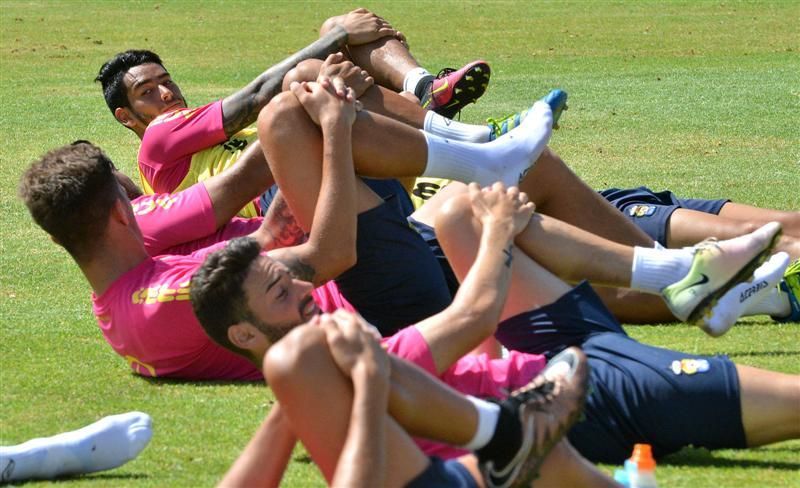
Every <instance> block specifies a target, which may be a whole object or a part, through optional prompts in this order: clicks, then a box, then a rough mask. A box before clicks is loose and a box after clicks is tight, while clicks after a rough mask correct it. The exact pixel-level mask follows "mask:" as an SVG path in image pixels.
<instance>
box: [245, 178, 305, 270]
mask: <svg viewBox="0 0 800 488" xmlns="http://www.w3.org/2000/svg"><path fill="white" fill-rule="evenodd" d="M250 237H252V238H254V239H255V240H256V241H258V243H259V244H260V245H261V248H262V249H264V250H267V251H268V250H271V249H278V248H283V247H291V246H297V245H300V244H302V243H303V242H305V241H306V235H305V233H304V232H303V229H302V228H301V227H300V224H298V223H297V220H295V218H294V215H293V214H292V211H291V210H290V209H289V205H287V204H286V199H285V198H283V194H282V193H281V192H280V191H278V193H276V194H275V198H273V199H272V204H271V205H270V206H269V210H267V214H266V215H265V216H264V220H263V221H262V222H261V226H260V227H259V228H258V230H256V231H255V232H253V233H252V234H250ZM290 269H291V268H290ZM298 278H301V276H298Z"/></svg>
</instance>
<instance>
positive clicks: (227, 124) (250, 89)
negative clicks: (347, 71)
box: [222, 25, 348, 137]
mask: <svg viewBox="0 0 800 488" xmlns="http://www.w3.org/2000/svg"><path fill="white" fill-rule="evenodd" d="M347 35H348V34H347V30H345V28H344V27H342V26H341V25H335V26H334V27H333V28H331V29H330V30H329V31H328V32H327V33H326V34H325V35H324V36H322V37H320V38H319V39H317V40H316V41H314V42H313V43H311V44H309V45H308V46H306V47H304V48H303V49H301V50H300V51H298V52H296V53H294V54H292V55H291V56H289V57H288V58H286V59H284V60H283V61H281V62H279V63H278V64H276V65H274V66H272V67H271V68H269V69H268V70H266V71H264V72H263V73H261V74H260V75H259V76H258V77H257V78H256V79H255V80H253V81H251V82H250V83H249V84H248V85H247V86H245V87H244V88H242V89H241V90H239V91H237V92H236V93H234V94H233V95H230V96H228V97H226V98H225V99H224V100H222V123H223V127H224V128H225V134H227V135H228V137H230V136H232V135H233V134H235V133H237V132H239V131H240V130H242V129H243V128H245V127H247V126H248V125H250V124H252V123H253V122H255V121H256V118H258V113H259V112H260V111H261V109H262V108H264V106H265V105H266V104H267V103H269V101H270V100H271V99H272V97H274V96H275V95H277V94H278V93H280V92H281V84H282V83H283V77H284V76H286V73H288V72H289V71H290V70H291V69H292V68H294V67H295V66H296V65H297V63H299V62H300V61H305V60H306V59H311V58H317V59H325V57H327V56H328V55H329V54H331V53H334V52H336V51H338V50H339V49H340V48H341V47H342V46H343V45H344V44H345V43H346V42H347Z"/></svg>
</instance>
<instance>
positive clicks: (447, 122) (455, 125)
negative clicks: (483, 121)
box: [422, 110, 491, 143]
mask: <svg viewBox="0 0 800 488" xmlns="http://www.w3.org/2000/svg"><path fill="white" fill-rule="evenodd" d="M422 127H423V129H424V130H425V132H428V133H430V134H436V135H437V136H442V137H447V138H449V139H454V140H456V141H465V142H477V143H481V142H489V134H490V133H491V131H490V130H489V126H488V125H473V124H465V123H463V122H459V121H457V120H452V119H448V118H446V117H442V116H441V115H439V114H437V113H436V112H433V111H431V110H429V111H428V112H427V113H426V114H425V122H424V123H423V126H422Z"/></svg>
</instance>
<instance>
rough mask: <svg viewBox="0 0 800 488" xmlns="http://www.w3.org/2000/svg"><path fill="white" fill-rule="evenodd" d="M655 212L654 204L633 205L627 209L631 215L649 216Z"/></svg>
mask: <svg viewBox="0 0 800 488" xmlns="http://www.w3.org/2000/svg"><path fill="white" fill-rule="evenodd" d="M654 213H656V207H655V205H633V206H631V207H630V208H629V209H628V215H630V216H631V217H649V216H651V215H653V214H654Z"/></svg>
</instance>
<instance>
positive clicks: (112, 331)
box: [92, 183, 353, 380]
mask: <svg viewBox="0 0 800 488" xmlns="http://www.w3.org/2000/svg"><path fill="white" fill-rule="evenodd" d="M132 204H133V208H134V214H135V216H136V221H137V223H138V224H139V228H140V229H141V230H142V234H143V238H144V242H145V245H146V247H147V250H148V252H149V253H150V254H151V255H154V254H158V253H161V252H163V251H164V250H168V251H170V252H172V251H179V252H181V254H183V255H161V256H156V257H153V258H148V259H147V260H145V261H142V262H141V263H140V264H139V265H138V266H136V267H135V268H133V269H131V270H129V271H128V272H127V273H125V274H124V275H122V276H121V277H120V278H118V279H117V280H116V281H115V282H114V283H113V284H112V285H111V286H110V287H109V288H108V290H106V291H105V293H103V295H102V296H96V295H93V296H92V301H93V309H94V313H95V316H96V317H97V322H98V325H99V327H100V329H101V331H102V332H103V336H104V337H105V339H106V341H107V342H108V343H109V344H110V345H111V347H112V348H113V349H114V350H115V351H116V352H117V354H119V355H120V356H122V357H123V358H124V359H125V360H126V361H127V362H128V364H129V365H130V367H131V369H132V370H133V371H134V372H136V373H138V374H141V375H143V376H153V377H156V376H157V377H176V378H184V379H190V380H220V379H221V380H261V379H263V376H262V374H261V371H260V370H259V369H258V368H256V367H255V366H253V365H252V364H251V363H250V362H249V361H247V360H246V359H244V358H242V357H240V356H238V355H236V354H234V353H232V352H230V351H228V350H227V349H224V348H223V347H221V346H218V345H217V344H215V343H214V342H213V341H212V340H211V339H210V338H209V337H208V336H207V335H206V333H205V331H204V330H203V328H202V326H201V325H200V323H199V322H198V321H197V319H196V318H195V316H194V312H193V310H192V306H191V302H190V300H189V283H190V280H191V277H192V274H194V272H195V271H196V270H197V269H198V268H199V267H200V265H202V263H203V261H204V260H205V257H206V256H207V255H208V254H209V253H211V252H213V251H215V250H217V249H220V248H221V247H223V246H224V245H225V243H226V241H227V239H228V238H231V237H237V236H241V235H247V234H250V233H251V232H253V231H254V230H255V229H257V228H258V227H259V226H260V224H261V219H260V218H257V219H234V220H233V221H232V222H231V223H230V224H228V225H226V226H223V228H221V229H219V230H215V217H214V213H213V209H212V206H211V199H210V198H209V196H208V192H207V191H206V189H205V186H204V185H203V184H202V183H200V184H196V185H194V186H192V187H191V188H189V189H187V190H185V191H182V192H178V193H175V194H160V195H152V196H148V197H141V198H137V199H135V200H134V201H133V202H132ZM187 240H188V242H185V241H187ZM211 244H213V245H211ZM313 296H314V300H315V302H316V303H317V305H318V306H319V307H320V309H321V310H323V311H325V312H332V311H333V310H335V309H337V308H345V309H348V310H353V307H352V306H351V305H350V304H349V303H347V301H346V300H344V298H343V297H342V296H341V294H340V293H339V291H338V289H337V288H336V285H335V283H333V282H329V283H326V284H325V285H323V286H321V287H319V288H317V289H316V290H314V292H313Z"/></svg>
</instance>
